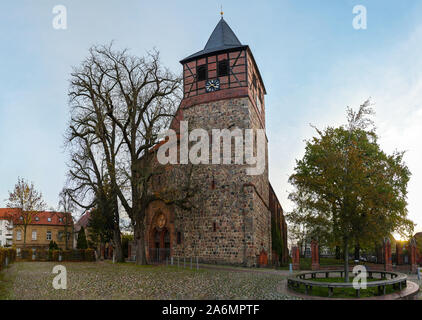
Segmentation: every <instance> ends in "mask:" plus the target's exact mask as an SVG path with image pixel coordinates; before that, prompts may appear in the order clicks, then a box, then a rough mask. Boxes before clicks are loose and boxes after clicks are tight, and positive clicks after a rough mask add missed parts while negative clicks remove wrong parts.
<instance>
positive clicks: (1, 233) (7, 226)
mask: <svg viewBox="0 0 422 320" xmlns="http://www.w3.org/2000/svg"><path fill="white" fill-rule="evenodd" d="M12 240H13V221H12V219H11V218H10V217H9V216H8V215H7V214H6V213H5V212H2V209H0V247H11V246H12V244H13V241H12Z"/></svg>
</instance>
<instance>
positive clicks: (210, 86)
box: [205, 79, 220, 92]
mask: <svg viewBox="0 0 422 320" xmlns="http://www.w3.org/2000/svg"><path fill="white" fill-rule="evenodd" d="M205 90H206V91H207V92H214V91H217V90H220V80H218V79H213V80H208V81H207V82H206V83H205Z"/></svg>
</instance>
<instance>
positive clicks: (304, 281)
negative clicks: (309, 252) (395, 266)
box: [287, 270, 419, 300]
mask: <svg viewBox="0 0 422 320" xmlns="http://www.w3.org/2000/svg"><path fill="white" fill-rule="evenodd" d="M366 273H367V277H368V279H373V277H374V275H379V278H380V280H377V281H368V282H367V288H373V287H376V288H378V296H375V297H371V298H366V299H377V300H378V299H386V298H387V299H404V298H406V297H407V296H414V295H416V293H417V292H418V291H419V286H417V285H416V284H414V283H413V282H409V281H407V276H406V275H405V274H402V273H398V272H389V271H367V272H366ZM343 274H344V270H330V271H328V270H327V271H325V270H324V271H309V272H301V273H298V274H296V275H294V276H291V277H289V278H288V279H287V287H288V289H289V291H290V292H291V293H293V294H295V295H297V296H299V297H302V298H305V299H324V298H326V297H322V296H321V297H319V296H311V295H310V294H311V293H312V288H316V287H319V288H328V298H329V299H332V297H333V295H334V290H335V289H336V288H343V289H344V288H346V289H354V288H353V283H342V282H319V281H316V280H315V279H317V278H319V279H320V278H328V279H329V278H330V275H336V276H340V277H341V278H342V277H343ZM388 285H392V286H393V288H394V289H397V290H398V291H397V292H395V293H392V294H389V295H386V288H387V286H388ZM299 288H305V294H301V293H298V292H297V290H298V289H299ZM354 290H355V291H356V298H360V289H354ZM344 299H347V298H344ZM362 299H364V298H362Z"/></svg>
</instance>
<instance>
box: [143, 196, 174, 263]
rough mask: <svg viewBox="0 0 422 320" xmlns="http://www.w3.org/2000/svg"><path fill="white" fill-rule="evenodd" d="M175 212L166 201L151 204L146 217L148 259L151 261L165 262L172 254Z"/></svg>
mask: <svg viewBox="0 0 422 320" xmlns="http://www.w3.org/2000/svg"><path fill="white" fill-rule="evenodd" d="M174 237H175V230H174V217H173V213H172V211H171V209H170V207H168V206H167V205H166V204H165V203H164V202H162V201H156V202H153V203H151V204H150V206H149V207H148V210H147V217H146V238H147V239H148V241H147V248H146V249H147V252H146V253H147V259H148V262H149V263H165V262H166V259H170V258H171V256H172V250H173V248H172V247H173V244H174V242H175V238H174Z"/></svg>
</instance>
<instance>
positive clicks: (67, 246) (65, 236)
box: [64, 219, 69, 250]
mask: <svg viewBox="0 0 422 320" xmlns="http://www.w3.org/2000/svg"><path fill="white" fill-rule="evenodd" d="M65 221H66V222H65V224H67V219H66V220H65ZM64 246H65V248H66V250H69V244H68V241H67V226H66V225H65V227H64Z"/></svg>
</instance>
